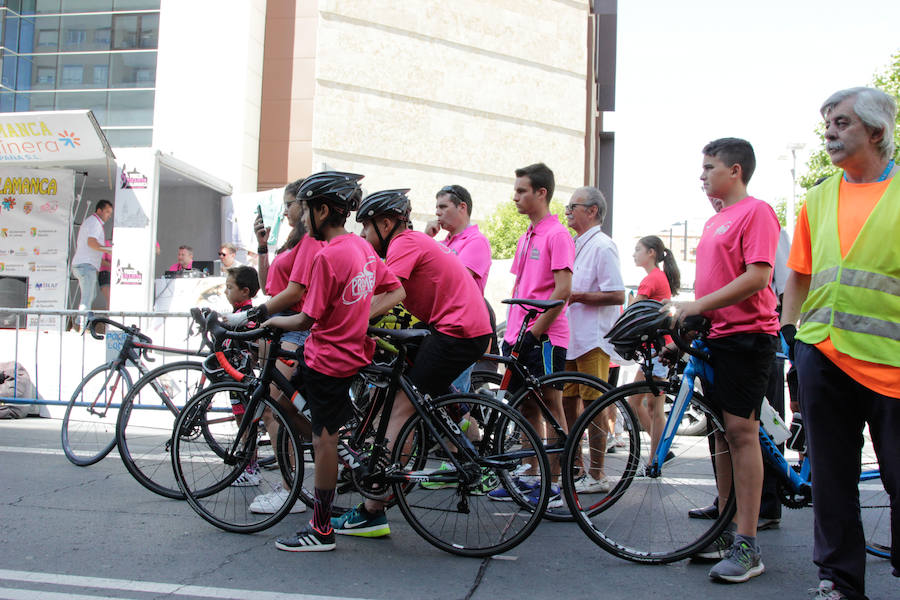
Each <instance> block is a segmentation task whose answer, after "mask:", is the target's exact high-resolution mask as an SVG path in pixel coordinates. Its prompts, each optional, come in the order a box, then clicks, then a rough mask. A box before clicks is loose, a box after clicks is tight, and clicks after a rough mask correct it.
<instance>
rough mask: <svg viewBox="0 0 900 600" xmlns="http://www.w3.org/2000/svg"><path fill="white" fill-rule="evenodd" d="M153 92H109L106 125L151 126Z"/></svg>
mask: <svg viewBox="0 0 900 600" xmlns="http://www.w3.org/2000/svg"><path fill="white" fill-rule="evenodd" d="M153 98H154V91H153V90H145V91H131V90H121V91H119V90H115V91H111V92H109V120H108V122H107V123H106V125H153Z"/></svg>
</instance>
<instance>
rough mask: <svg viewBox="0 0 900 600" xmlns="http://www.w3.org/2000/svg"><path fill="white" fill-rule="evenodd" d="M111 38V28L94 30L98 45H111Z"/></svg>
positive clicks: (95, 41) (95, 40)
mask: <svg viewBox="0 0 900 600" xmlns="http://www.w3.org/2000/svg"><path fill="white" fill-rule="evenodd" d="M110 40H112V29H111V28H109V27H103V28H101V29H96V30H94V43H95V44H97V45H98V46H109V42H110Z"/></svg>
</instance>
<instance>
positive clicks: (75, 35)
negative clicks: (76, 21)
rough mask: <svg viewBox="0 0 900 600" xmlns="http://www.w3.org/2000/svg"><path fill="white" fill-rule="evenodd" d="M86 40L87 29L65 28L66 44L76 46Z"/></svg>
mask: <svg viewBox="0 0 900 600" xmlns="http://www.w3.org/2000/svg"><path fill="white" fill-rule="evenodd" d="M86 41H87V31H85V30H84V29H67V30H66V45H69V46H78V45H80V44H83V43H85V42H86Z"/></svg>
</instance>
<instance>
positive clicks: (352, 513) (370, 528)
mask: <svg viewBox="0 0 900 600" xmlns="http://www.w3.org/2000/svg"><path fill="white" fill-rule="evenodd" d="M331 526H332V527H333V528H334V532H335V533H337V534H338V535H356V536H359V537H384V536H386V535H390V533H391V528H390V526H389V525H388V521H387V515H385V514H384V511H381V512H378V513H375V514H372V513H369V511H367V510H366V508H365V506H363V504H358V505H357V506H356V507H355V508H351V509H350V510H348V511H347V512H345V513H344V514H342V515H341V516H340V517H331Z"/></svg>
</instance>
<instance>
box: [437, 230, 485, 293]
mask: <svg viewBox="0 0 900 600" xmlns="http://www.w3.org/2000/svg"><path fill="white" fill-rule="evenodd" d="M441 244H443V245H444V246H447V247H448V248H450V249H451V250H453V252H454V253H455V254H456V255H457V256H459V260H461V261H462V264H463V266H464V267H466V268H467V269H469V271H471V272H472V275H473V276H474V277H475V283H477V284H478V289H479V290H481V294H482V295H484V286H485V285H487V278H488V273H490V271H491V243H490V242H489V241H488V239H487V238H486V237H484V234H483V233H481V231H479V230H478V225H469V226H468V227H466V228H465V229H463V230H462V231H461V232H459V233H457V234H456V235H452V236H447V239H445V240H444V241H442V242H441Z"/></svg>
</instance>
